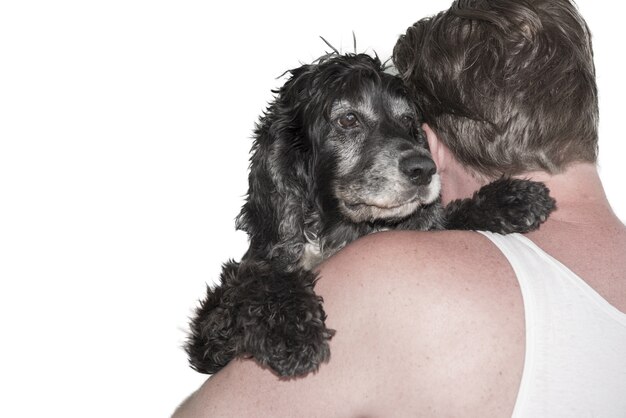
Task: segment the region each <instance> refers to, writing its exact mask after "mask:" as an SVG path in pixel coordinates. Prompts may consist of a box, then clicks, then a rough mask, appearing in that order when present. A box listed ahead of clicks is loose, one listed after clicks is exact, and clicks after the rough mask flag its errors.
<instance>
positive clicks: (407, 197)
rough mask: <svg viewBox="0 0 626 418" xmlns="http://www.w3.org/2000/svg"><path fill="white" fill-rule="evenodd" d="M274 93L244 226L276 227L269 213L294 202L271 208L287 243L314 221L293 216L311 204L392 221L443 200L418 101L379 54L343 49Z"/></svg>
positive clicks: (358, 219)
mask: <svg viewBox="0 0 626 418" xmlns="http://www.w3.org/2000/svg"><path fill="white" fill-rule="evenodd" d="M276 93H277V96H276V100H275V101H274V102H273V103H272V104H271V105H270V107H269V108H268V110H267V112H266V114H265V115H264V116H263V117H262V118H261V121H260V123H259V124H258V126H257V130H256V140H255V145H254V148H253V156H252V159H251V173H250V190H249V198H248V202H247V204H246V206H244V209H243V211H242V214H241V216H240V219H239V226H240V227H241V228H242V229H245V230H247V231H248V232H249V233H253V234H256V233H257V232H258V231H252V230H251V228H257V229H263V230H265V229H269V228H272V227H271V226H270V225H271V224H272V222H268V219H267V215H268V211H271V208H274V210H275V211H276V209H277V208H278V207H284V208H288V209H284V210H283V209H281V210H282V212H280V213H272V216H274V217H278V219H276V220H277V221H278V224H279V226H278V228H277V229H273V230H272V231H269V230H267V231H266V232H268V233H271V234H272V235H273V236H274V237H277V238H278V237H280V239H281V240H283V239H284V235H285V234H284V233H283V232H284V231H287V230H293V227H294V225H295V224H296V223H297V222H306V219H303V217H302V216H300V215H297V216H296V215H295V214H296V213H297V212H302V211H303V210H304V211H307V210H308V208H307V207H304V206H307V205H311V204H312V205H313V206H316V207H319V208H321V210H322V212H324V213H333V214H335V216H339V217H342V218H343V219H346V220H349V221H351V222H353V223H362V222H378V221H382V222H383V223H393V222H395V221H399V220H401V219H403V218H406V217H407V216H409V215H411V214H412V213H414V212H415V211H416V210H417V209H418V208H419V207H420V206H425V205H429V204H431V203H433V202H434V201H435V200H437V198H438V196H439V177H438V175H437V174H436V172H435V164H434V163H433V160H432V158H431V155H430V151H429V150H428V144H427V142H426V138H425V135H424V132H423V131H422V129H421V126H420V117H419V114H418V112H417V108H416V105H415V103H414V101H413V100H412V99H411V98H410V96H409V95H408V93H407V90H406V89H405V87H404V85H403V83H402V81H401V80H400V79H399V78H398V77H396V76H393V75H391V74H388V73H386V72H385V71H384V68H383V66H382V64H381V62H380V60H379V59H378V58H372V57H370V56H369V55H366V54H348V55H335V56H333V57H330V58H326V59H324V60H321V61H320V62H318V63H316V64H311V65H303V66H301V67H299V68H297V69H295V70H292V71H290V78H289V80H288V81H287V82H286V83H285V84H284V85H283V87H281V88H280V89H279V90H277V91H276ZM304 202H307V203H304ZM311 202H312V203H311ZM303 207H304V209H303ZM306 216H308V215H306ZM296 217H298V218H299V220H298V219H295V218H296ZM252 225H254V227H253V226H252ZM261 233H262V231H261ZM263 236H264V237H267V234H263ZM272 241H274V242H276V241H278V239H277V240H272Z"/></svg>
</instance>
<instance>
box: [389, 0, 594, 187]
mask: <svg viewBox="0 0 626 418" xmlns="http://www.w3.org/2000/svg"><path fill="white" fill-rule="evenodd" d="M393 60H394V63H395V65H396V68H397V69H398V71H399V73H400V76H401V77H402V78H403V79H404V81H405V83H406V84H407V85H408V87H409V89H410V90H411V91H412V93H413V95H414V96H415V97H416V99H417V101H418V103H419V106H420V108H421V110H422V112H423V116H424V119H425V121H426V122H427V123H429V125H430V126H431V127H432V128H433V130H434V131H435V132H437V134H438V135H439V137H440V139H441V140H442V141H443V142H444V143H445V144H446V145H447V146H448V147H449V148H450V149H451V150H452V152H453V153H454V154H455V156H456V157H457V158H458V159H459V161H460V162H462V163H464V164H467V165H469V166H471V167H473V168H474V169H476V170H477V171H479V172H481V173H483V174H486V175H489V176H497V175H500V174H510V175H513V174H518V173H521V172H524V171H530V170H546V171H548V172H550V173H557V172H560V171H562V170H563V169H564V168H565V167H566V166H567V165H568V164H569V163H571V162H576V161H584V162H595V161H596V158H597V142H598V141H597V140H598V131H597V125H598V98H597V87H596V82H595V68H594V64H593V52H592V47H591V36H590V33H589V29H588V27H587V24H586V23H585V21H584V20H583V18H582V17H581V16H580V14H579V13H578V10H577V8H576V7H575V6H574V5H573V4H572V3H571V2H570V1H568V0H457V1H455V2H454V3H453V4H452V6H451V7H450V9H449V10H447V11H445V12H441V13H439V14H437V15H435V16H433V17H430V18H426V19H422V20H420V21H418V22H417V23H415V24H414V25H413V26H411V27H410V28H409V29H408V30H407V32H406V34H405V35H402V36H401V37H400V39H399V40H398V43H397V44H396V46H395V48H394V51H393Z"/></svg>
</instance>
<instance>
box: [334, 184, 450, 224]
mask: <svg viewBox="0 0 626 418" xmlns="http://www.w3.org/2000/svg"><path fill="white" fill-rule="evenodd" d="M439 191H440V183H439V176H438V175H437V174H435V175H434V176H433V179H432V181H431V182H430V183H429V184H428V185H424V186H419V187H417V188H414V189H412V192H410V191H409V190H406V192H407V193H410V194H408V196H407V197H406V198H402V199H399V196H398V194H402V193H401V192H400V193H398V192H395V193H385V194H383V195H377V194H374V195H372V194H367V195H361V196H358V195H359V194H360V193H359V194H357V195H355V194H354V193H353V194H351V195H346V194H343V193H342V194H340V196H338V197H339V208H340V210H341V211H342V212H343V213H344V215H346V216H347V217H348V218H350V219H351V220H352V221H353V222H371V221H376V220H390V219H402V218H406V217H408V216H409V215H411V214H412V213H414V212H415V211H416V210H417V209H418V208H419V207H420V206H425V205H428V204H431V203H433V202H434V201H435V200H436V199H437V198H438V197H439Z"/></svg>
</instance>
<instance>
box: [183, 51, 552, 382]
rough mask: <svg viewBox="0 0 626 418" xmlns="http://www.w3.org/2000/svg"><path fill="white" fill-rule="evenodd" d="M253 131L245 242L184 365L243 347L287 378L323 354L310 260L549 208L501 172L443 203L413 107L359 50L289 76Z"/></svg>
mask: <svg viewBox="0 0 626 418" xmlns="http://www.w3.org/2000/svg"><path fill="white" fill-rule="evenodd" d="M290 73H291V76H290V78H289V80H288V81H287V82H286V83H285V85H284V86H283V87H282V88H280V89H279V90H278V91H276V92H275V93H276V94H277V95H276V98H275V100H274V102H273V103H272V104H271V105H270V107H269V108H268V110H267V111H266V113H265V114H264V116H262V117H261V119H260V122H259V124H258V125H257V129H256V132H255V142H254V145H253V147H252V157H251V163H250V176H249V190H248V197H247V201H246V203H245V205H244V206H243V208H242V210H241V213H240V214H239V217H238V219H237V227H238V228H239V229H242V230H244V231H246V232H247V233H248V235H249V239H250V246H249V249H248V251H247V252H246V254H245V255H244V256H243V258H242V260H241V262H240V263H236V262H233V261H231V262H228V263H226V264H225V265H224V269H223V272H222V275H221V281H220V284H219V285H218V286H216V287H213V288H208V289H207V296H206V298H205V299H204V300H203V301H202V303H201V305H200V307H199V308H198V309H197V312H196V316H195V317H194V318H193V319H192V321H191V335H190V338H189V341H188V344H187V347H186V349H187V352H188V354H189V359H190V363H191V366H192V367H193V368H194V369H196V370H198V371H200V372H203V373H215V372H217V371H218V370H219V369H221V368H222V367H223V366H225V365H226V364H227V363H228V362H229V361H230V360H231V359H232V358H234V357H236V356H251V357H254V358H255V359H256V360H257V361H258V362H259V363H261V364H263V365H266V366H268V367H269V368H271V369H272V370H274V371H275V372H276V373H277V374H279V375H282V376H294V375H301V374H306V373H307V372H310V371H312V370H316V369H317V368H318V367H319V365H320V364H321V363H322V362H324V361H326V360H328V358H329V355H330V351H329V348H328V341H329V339H330V338H331V337H332V335H333V333H334V331H332V330H329V329H327V328H326V326H325V325H324V321H325V317H326V316H325V313H324V310H323V307H322V300H321V298H320V297H319V296H317V295H316V294H315V293H314V291H313V287H314V284H315V280H316V276H315V274H314V273H313V272H312V269H313V268H314V267H315V266H316V265H317V264H318V263H319V262H320V261H321V260H322V259H324V258H326V257H328V256H330V255H331V254H333V253H335V252H336V251H338V250H339V249H340V248H342V247H343V246H345V245H346V244H347V243H349V242H351V241H354V240H355V239H357V238H358V237H361V236H363V235H366V234H369V233H372V232H375V231H379V230H384V229H412V230H429V229H443V228H445V227H449V228H455V229H483V230H490V231H494V232H501V233H509V232H526V231H529V230H532V229H535V228H537V227H538V226H539V224H540V223H541V222H543V221H544V220H545V219H546V217H547V216H548V215H549V213H550V212H551V211H552V210H553V208H554V201H553V200H552V199H551V198H550V197H549V194H548V190H547V189H546V188H545V186H543V185H542V184H540V183H534V182H530V181H526V180H513V179H507V178H503V179H500V180H498V181H497V182H494V183H492V184H490V185H488V186H485V187H484V188H483V189H481V190H480V191H479V192H477V194H476V195H475V196H474V198H473V199H466V200H463V201H459V202H454V203H453V204H451V205H449V206H448V207H446V208H445V209H444V208H442V206H441V203H440V200H439V180H438V175H437V174H436V173H435V166H434V163H433V161H432V159H431V156H430V152H429V150H428V145H427V142H426V139H425V135H424V133H423V131H422V130H421V127H420V121H419V120H418V119H417V117H416V115H417V108H416V106H415V103H414V102H413V100H412V99H411V98H410V97H409V96H408V94H407V92H406V89H405V88H404V85H403V84H402V82H401V80H400V79H399V78H397V77H395V76H392V75H390V74H387V73H385V72H384V71H383V68H382V65H381V63H380V61H379V60H378V58H372V57H370V56H369V55H365V54H347V55H339V56H333V57H330V58H327V59H324V60H321V61H320V62H318V63H316V64H313V65H303V66H302V67H300V68H297V69H294V70H292V71H290Z"/></svg>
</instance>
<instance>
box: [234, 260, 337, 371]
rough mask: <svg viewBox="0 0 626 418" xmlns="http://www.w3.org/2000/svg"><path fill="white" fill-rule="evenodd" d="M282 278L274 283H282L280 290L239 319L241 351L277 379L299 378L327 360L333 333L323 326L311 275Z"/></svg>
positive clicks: (295, 274) (323, 317)
mask: <svg viewBox="0 0 626 418" xmlns="http://www.w3.org/2000/svg"><path fill="white" fill-rule="evenodd" d="M283 275H284V276H285V277H282V278H277V279H276V281H275V282H274V283H280V282H282V283H284V286H283V287H280V288H274V289H271V291H270V292H267V293H265V295H264V299H263V301H262V303H258V304H254V305H248V306H247V309H246V310H245V313H244V314H243V315H245V318H241V319H242V321H243V324H244V331H243V336H242V347H241V352H245V353H247V354H248V355H250V356H252V357H254V358H255V359H256V361H257V362H258V363H259V364H261V365H263V366H267V367H269V368H270V369H272V370H273V371H274V372H275V373H276V374H278V375H279V376H284V377H291V376H301V375H305V374H307V373H309V372H312V371H316V370H317V369H318V368H319V366H320V365H321V364H322V363H324V362H326V361H328V359H329V358H330V349H329V346H328V342H329V340H330V339H331V338H332V336H333V334H334V331H333V330H330V329H328V328H326V325H325V324H324V321H325V319H326V315H325V313H324V309H323V307H322V300H321V298H320V297H319V296H317V295H316V294H315V293H314V292H313V283H314V280H315V276H314V274H313V273H310V272H308V271H300V272H298V273H283ZM287 276H289V277H287ZM302 284H304V285H303V286H299V285H302Z"/></svg>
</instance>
